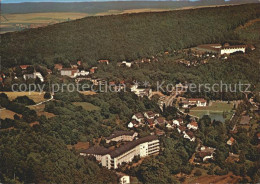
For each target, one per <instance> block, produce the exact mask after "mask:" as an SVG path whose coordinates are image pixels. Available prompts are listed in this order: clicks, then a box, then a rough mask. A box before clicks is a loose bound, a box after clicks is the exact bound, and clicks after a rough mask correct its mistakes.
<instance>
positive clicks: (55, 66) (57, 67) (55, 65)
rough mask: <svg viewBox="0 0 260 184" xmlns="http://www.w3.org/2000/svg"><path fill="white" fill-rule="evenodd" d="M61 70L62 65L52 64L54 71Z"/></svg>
mask: <svg viewBox="0 0 260 184" xmlns="http://www.w3.org/2000/svg"><path fill="white" fill-rule="evenodd" d="M62 68H63V65H62V64H54V69H56V70H61V69H62Z"/></svg>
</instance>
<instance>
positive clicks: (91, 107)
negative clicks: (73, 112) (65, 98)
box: [73, 102, 99, 111]
mask: <svg viewBox="0 0 260 184" xmlns="http://www.w3.org/2000/svg"><path fill="white" fill-rule="evenodd" d="M73 104H74V105H76V106H81V107H83V108H84V109H85V110H87V111H95V110H99V107H97V106H95V105H93V104H91V103H87V102H74V103H73Z"/></svg>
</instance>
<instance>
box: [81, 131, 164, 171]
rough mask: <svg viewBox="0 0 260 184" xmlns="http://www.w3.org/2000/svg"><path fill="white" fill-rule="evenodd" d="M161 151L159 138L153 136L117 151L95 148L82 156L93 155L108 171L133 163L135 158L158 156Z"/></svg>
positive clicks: (121, 147)
mask: <svg viewBox="0 0 260 184" xmlns="http://www.w3.org/2000/svg"><path fill="white" fill-rule="evenodd" d="M159 151H160V142H159V140H158V137H157V136H155V135H151V136H146V137H143V138H140V139H137V140H134V141H131V142H128V143H126V144H124V145H122V146H120V147H119V148H116V149H115V150H109V149H106V148H104V149H103V148H101V147H94V148H89V149H87V150H85V151H82V152H81V153H80V155H82V156H90V155H93V156H95V157H96V159H97V160H98V161H100V162H101V165H102V166H103V167H106V168H108V169H117V168H118V167H119V166H120V165H122V164H123V163H129V162H132V160H133V159H134V157H135V156H140V157H146V156H150V155H153V154H156V153H158V152H159Z"/></svg>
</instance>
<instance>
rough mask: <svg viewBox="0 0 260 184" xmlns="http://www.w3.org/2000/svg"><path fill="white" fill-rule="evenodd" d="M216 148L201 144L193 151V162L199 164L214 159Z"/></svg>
mask: <svg viewBox="0 0 260 184" xmlns="http://www.w3.org/2000/svg"><path fill="white" fill-rule="evenodd" d="M215 150H216V148H212V147H207V146H201V147H200V148H199V149H198V150H197V151H196V153H195V158H194V162H195V163H197V164H199V163H201V162H207V161H209V160H212V159H214V154H215Z"/></svg>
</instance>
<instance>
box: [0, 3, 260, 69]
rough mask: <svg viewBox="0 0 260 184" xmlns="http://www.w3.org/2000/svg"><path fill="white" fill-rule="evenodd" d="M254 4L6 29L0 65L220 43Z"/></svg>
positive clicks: (250, 14) (254, 10)
mask: <svg viewBox="0 0 260 184" xmlns="http://www.w3.org/2000/svg"><path fill="white" fill-rule="evenodd" d="M259 7H260V4H248V5H238V6H227V7H218V8H202V9H194V10H183V11H171V12H160V13H139V14H124V15H116V16H104V17H88V18H83V19H80V20H76V21H71V22H66V23H61V24H56V25H52V26H48V27H45V28H38V29H29V30H25V31H22V32H16V33H7V34H3V35H2V36H1V49H0V51H1V56H2V67H3V68H8V67H11V66H14V65H18V64H31V63H39V64H41V65H47V66H50V65H52V64H53V63H55V62H59V61H64V60H68V61H74V60H77V59H81V60H82V61H83V62H85V63H92V64H93V63H95V62H96V60H98V59H102V58H103V59H110V60H113V61H119V60H125V59H127V60H132V59H137V58H142V57H151V56H152V55H156V54H157V53H159V52H162V51H165V50H174V49H181V48H188V47H191V46H195V45H197V44H202V43H217V42H225V41H226V40H230V39H232V38H233V39H234V38H235V37H236V34H234V32H233V30H234V29H235V28H236V27H237V26H238V25H241V24H244V23H245V22H247V21H248V20H250V19H253V18H256V17H259V14H260V11H259V10H260V8H259ZM241 12H243V13H241ZM205 15H207V16H205ZM197 30H200V31H197Z"/></svg>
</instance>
